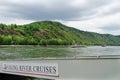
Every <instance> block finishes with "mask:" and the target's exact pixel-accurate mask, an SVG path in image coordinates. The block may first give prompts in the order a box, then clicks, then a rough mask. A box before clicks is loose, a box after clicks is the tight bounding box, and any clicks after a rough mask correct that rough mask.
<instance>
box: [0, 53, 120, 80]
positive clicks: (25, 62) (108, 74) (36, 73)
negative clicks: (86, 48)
mask: <svg viewBox="0 0 120 80" xmlns="http://www.w3.org/2000/svg"><path fill="white" fill-rule="evenodd" d="M0 66H1V67H0V73H7V74H15V75H23V76H30V77H37V78H47V79H54V80H119V79H120V55H100V56H81V57H66V58H40V59H20V60H18V59H17V60H6V61H0Z"/></svg>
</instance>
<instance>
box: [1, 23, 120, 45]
mask: <svg viewBox="0 0 120 80" xmlns="http://www.w3.org/2000/svg"><path fill="white" fill-rule="evenodd" d="M0 44H1V45H10V44H17V45H72V44H82V45H104V44H105V45H120V36H113V35H110V34H98V33H93V32H85V31H81V30H77V29H75V28H71V27H68V26H65V25H63V24H61V23H59V22H52V21H41V22H34V23H30V24H26V25H15V24H11V25H5V24H0Z"/></svg>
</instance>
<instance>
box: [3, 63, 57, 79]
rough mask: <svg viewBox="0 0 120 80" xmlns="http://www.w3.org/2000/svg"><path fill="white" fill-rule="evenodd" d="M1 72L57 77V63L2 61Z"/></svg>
mask: <svg viewBox="0 0 120 80" xmlns="http://www.w3.org/2000/svg"><path fill="white" fill-rule="evenodd" d="M2 71H3V72H12V73H20V74H21V73H22V74H33V75H42V76H53V77H58V76H59V75H58V64H56V63H38V64H37V63H3V64H2Z"/></svg>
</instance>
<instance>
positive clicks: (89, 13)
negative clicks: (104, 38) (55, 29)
mask: <svg viewBox="0 0 120 80" xmlns="http://www.w3.org/2000/svg"><path fill="white" fill-rule="evenodd" d="M43 20H52V21H59V22H61V23H63V24H65V25H67V26H70V27H74V28H77V29H80V30H84V31H90V32H97V33H102V34H113V35H120V0H0V23H5V24H28V23H31V22H34V21H43Z"/></svg>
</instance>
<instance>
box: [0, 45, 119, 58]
mask: <svg viewBox="0 0 120 80" xmlns="http://www.w3.org/2000/svg"><path fill="white" fill-rule="evenodd" d="M99 55H120V46H106V47H101V46H87V47H80V48H79V47H78V48H71V47H70V46H33V45H31V46H30V45H24V46H22V45H17V46H14V45H12V46H7V45H1V46H0V60H7V59H27V58H29V59H31V58H46V57H81V56H99Z"/></svg>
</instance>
